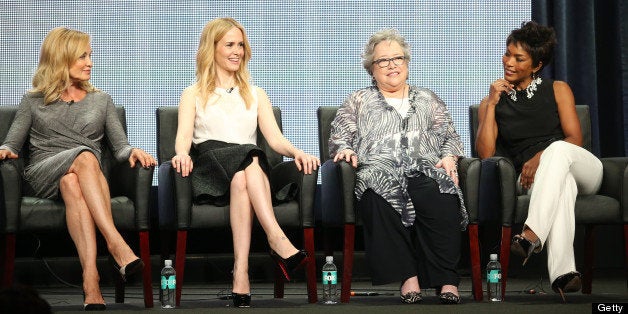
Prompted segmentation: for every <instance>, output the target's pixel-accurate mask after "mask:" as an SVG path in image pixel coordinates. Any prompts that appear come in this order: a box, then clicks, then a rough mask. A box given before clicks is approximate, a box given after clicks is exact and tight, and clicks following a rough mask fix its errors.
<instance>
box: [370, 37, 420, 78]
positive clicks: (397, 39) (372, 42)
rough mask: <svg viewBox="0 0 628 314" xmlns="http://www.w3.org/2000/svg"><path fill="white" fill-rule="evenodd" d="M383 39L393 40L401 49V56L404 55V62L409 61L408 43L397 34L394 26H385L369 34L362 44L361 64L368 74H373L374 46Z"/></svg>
mask: <svg viewBox="0 0 628 314" xmlns="http://www.w3.org/2000/svg"><path fill="white" fill-rule="evenodd" d="M383 41H395V42H397V43H398V44H399V45H400V46H401V49H403V56H404V57H406V62H410V45H409V44H408V43H407V42H406V39H405V38H404V37H403V36H401V34H399V32H398V31H397V30H396V29H394V28H387V29H383V30H380V31H377V32H376V33H375V34H373V35H371V38H369V41H368V43H366V45H365V46H364V51H363V52H362V55H361V57H362V66H364V69H366V72H368V74H369V75H371V76H372V75H373V70H372V66H373V61H374V60H373V54H374V52H375V46H377V44H379V43H381V42H383Z"/></svg>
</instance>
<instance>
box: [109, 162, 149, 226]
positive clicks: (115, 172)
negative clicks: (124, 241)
mask: <svg viewBox="0 0 628 314" xmlns="http://www.w3.org/2000/svg"><path fill="white" fill-rule="evenodd" d="M154 171H155V167H152V166H151V167H146V168H144V167H141V166H140V165H136V166H135V167H134V168H131V167H130V166H129V163H128V162H121V163H118V164H116V166H115V167H114V168H113V169H112V172H111V176H110V181H111V185H110V187H109V188H110V189H111V195H112V196H118V195H123V196H126V197H128V198H130V199H131V200H132V201H133V204H134V206H135V216H136V217H137V218H136V220H137V225H136V227H137V228H138V230H140V231H144V230H149V229H150V199H151V197H150V189H151V187H152V185H153V172H154Z"/></svg>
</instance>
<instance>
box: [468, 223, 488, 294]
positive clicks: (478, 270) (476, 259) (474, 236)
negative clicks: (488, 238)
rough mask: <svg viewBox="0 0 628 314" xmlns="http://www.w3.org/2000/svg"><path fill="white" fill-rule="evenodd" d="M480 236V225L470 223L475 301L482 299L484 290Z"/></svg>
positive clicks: (472, 279) (472, 280) (470, 247)
mask: <svg viewBox="0 0 628 314" xmlns="http://www.w3.org/2000/svg"><path fill="white" fill-rule="evenodd" d="M479 243H480V242H479V236H478V225H477V224H470V225H469V249H470V251H469V252H470V254H469V255H470V257H471V282H472V287H473V289H472V290H473V298H474V299H475V301H482V299H483V298H484V290H482V266H481V265H480V244H479Z"/></svg>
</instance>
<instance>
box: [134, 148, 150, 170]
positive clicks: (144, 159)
mask: <svg viewBox="0 0 628 314" xmlns="http://www.w3.org/2000/svg"><path fill="white" fill-rule="evenodd" d="M136 162H139V163H140V164H141V165H142V167H144V168H147V167H150V166H155V165H157V160H155V158H153V156H151V155H150V154H148V153H147V152H145V151H143V150H141V149H139V148H133V149H132V150H131V156H129V164H131V168H133V167H135V163H136Z"/></svg>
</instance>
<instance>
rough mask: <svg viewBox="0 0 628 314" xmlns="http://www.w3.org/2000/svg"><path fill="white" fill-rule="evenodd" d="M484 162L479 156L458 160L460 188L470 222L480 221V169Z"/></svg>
mask: <svg viewBox="0 0 628 314" xmlns="http://www.w3.org/2000/svg"><path fill="white" fill-rule="evenodd" d="M481 168H482V163H481V162H480V159H479V158H461V159H460V160H458V169H459V171H458V173H459V175H460V178H459V179H460V182H459V184H460V188H461V189H462V194H463V195H464V205H465V207H466V208H467V213H468V214H469V223H471V224H477V223H478V213H479V206H480V171H481Z"/></svg>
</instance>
